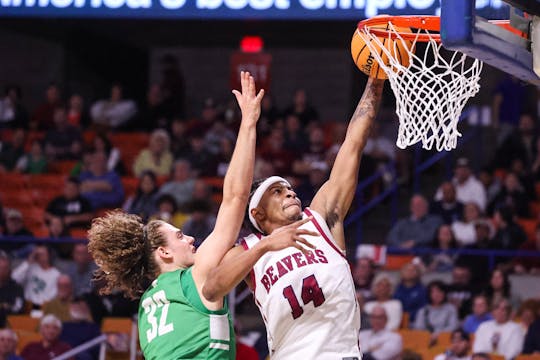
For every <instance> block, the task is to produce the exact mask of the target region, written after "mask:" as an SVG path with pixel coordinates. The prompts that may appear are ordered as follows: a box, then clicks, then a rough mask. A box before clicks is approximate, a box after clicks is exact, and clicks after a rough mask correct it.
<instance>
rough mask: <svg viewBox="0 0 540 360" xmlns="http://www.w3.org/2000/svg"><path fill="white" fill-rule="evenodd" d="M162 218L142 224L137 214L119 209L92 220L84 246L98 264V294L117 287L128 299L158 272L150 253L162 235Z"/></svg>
mask: <svg viewBox="0 0 540 360" xmlns="http://www.w3.org/2000/svg"><path fill="white" fill-rule="evenodd" d="M163 224H164V223H163V221H160V220H152V221H150V222H149V223H148V224H147V225H144V223H143V222H142V220H141V218H140V217H138V216H136V215H130V214H126V213H125V212H123V211H121V210H114V211H111V212H108V213H107V214H106V215H105V216H103V217H99V218H96V219H94V220H93V221H92V227H91V228H90V230H89V231H88V239H89V243H88V250H89V251H90V253H91V254H92V256H93V257H94V260H95V262H96V264H97V265H98V266H99V268H98V270H96V272H95V273H94V279H95V280H96V281H104V282H105V286H104V287H103V288H101V289H100V291H99V292H100V294H110V293H111V291H112V290H113V289H119V290H121V291H123V292H124V294H125V295H126V296H127V297H129V298H132V299H136V298H138V297H139V296H140V295H141V294H142V293H143V292H144V290H145V288H144V286H145V285H146V283H147V281H148V280H153V279H154V278H155V277H156V276H157V275H159V273H160V269H159V266H158V264H157V263H156V262H155V260H154V257H153V253H154V250H156V249H157V248H158V247H159V246H164V245H166V239H165V236H164V235H163V233H162V232H160V231H159V227H160V226H161V225H163Z"/></svg>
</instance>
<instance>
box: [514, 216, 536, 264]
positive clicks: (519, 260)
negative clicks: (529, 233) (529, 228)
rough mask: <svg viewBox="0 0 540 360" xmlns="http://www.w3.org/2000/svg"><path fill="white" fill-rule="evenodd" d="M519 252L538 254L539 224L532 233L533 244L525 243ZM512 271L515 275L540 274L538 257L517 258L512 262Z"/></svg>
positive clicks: (530, 242)
mask: <svg viewBox="0 0 540 360" xmlns="http://www.w3.org/2000/svg"><path fill="white" fill-rule="evenodd" d="M519 250H528V251H539V252H540V224H538V225H536V231H535V233H534V242H532V241H527V242H526V243H525V244H523V245H522V246H521V247H520V248H519ZM512 266H513V270H514V272H515V273H517V274H532V275H538V274H540V257H537V256H519V257H517V258H514V259H513V260H512Z"/></svg>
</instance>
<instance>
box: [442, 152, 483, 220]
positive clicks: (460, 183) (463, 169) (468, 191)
mask: <svg viewBox="0 0 540 360" xmlns="http://www.w3.org/2000/svg"><path fill="white" fill-rule="evenodd" d="M452 183H453V184H454V186H455V188H456V198H457V200H458V201H459V202H461V203H463V204H466V203H469V202H475V203H476V204H478V207H479V208H480V210H481V211H484V210H485V209H486V206H487V202H486V190H485V189H484V186H483V185H482V183H481V182H480V181H478V179H476V177H475V176H474V175H473V173H472V171H471V168H470V164H469V159H467V158H459V159H458V160H457V161H456V166H455V169H454V178H453V179H452ZM441 198H442V191H441V189H439V190H438V191H437V194H436V195H435V199H441Z"/></svg>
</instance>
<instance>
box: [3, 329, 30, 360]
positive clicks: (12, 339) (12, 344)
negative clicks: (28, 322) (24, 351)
mask: <svg viewBox="0 0 540 360" xmlns="http://www.w3.org/2000/svg"><path fill="white" fill-rule="evenodd" d="M17 342H18V339H17V334H15V331H13V330H11V329H2V328H0V360H24V359H23V358H22V357H20V356H17V355H15V351H16V350H17Z"/></svg>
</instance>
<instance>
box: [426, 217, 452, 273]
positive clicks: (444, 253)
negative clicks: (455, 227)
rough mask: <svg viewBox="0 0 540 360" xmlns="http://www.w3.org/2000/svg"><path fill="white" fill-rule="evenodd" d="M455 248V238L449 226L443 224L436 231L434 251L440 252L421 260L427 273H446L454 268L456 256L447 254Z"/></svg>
mask: <svg viewBox="0 0 540 360" xmlns="http://www.w3.org/2000/svg"><path fill="white" fill-rule="evenodd" d="M456 248H457V242H456V238H455V237H454V233H453V232H452V228H451V227H450V225H447V224H444V225H441V226H440V227H439V229H438V230H437V237H436V239H435V244H434V249H437V250H439V251H440V252H438V253H436V254H430V255H428V256H425V257H424V258H423V261H424V263H425V266H426V268H427V270H429V271H435V272H448V271H451V270H452V269H453V268H454V262H455V260H456V258H457V254H451V253H449V250H454V249H456Z"/></svg>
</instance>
